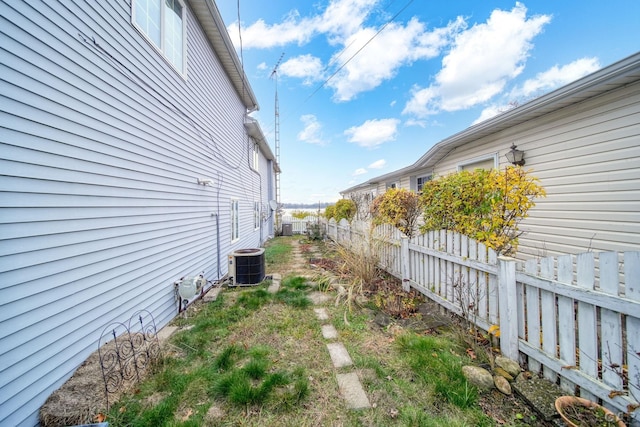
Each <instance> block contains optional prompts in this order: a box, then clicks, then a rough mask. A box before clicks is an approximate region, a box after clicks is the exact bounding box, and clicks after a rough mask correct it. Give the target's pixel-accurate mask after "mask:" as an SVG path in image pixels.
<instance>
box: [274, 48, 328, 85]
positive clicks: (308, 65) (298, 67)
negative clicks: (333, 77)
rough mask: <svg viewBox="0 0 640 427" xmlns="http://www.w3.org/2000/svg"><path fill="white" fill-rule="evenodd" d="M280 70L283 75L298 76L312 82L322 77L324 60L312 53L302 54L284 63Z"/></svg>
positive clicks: (309, 82)
mask: <svg viewBox="0 0 640 427" xmlns="http://www.w3.org/2000/svg"><path fill="white" fill-rule="evenodd" d="M279 71H280V74H281V75H283V76H290V77H297V78H300V79H304V80H305V84H311V83H313V81H315V80H319V79H321V78H322V62H321V61H320V58H317V57H315V56H312V55H310V54H307V55H300V56H296V57H295V58H291V59H289V60H288V61H285V62H284V63H282V65H280V68H279Z"/></svg>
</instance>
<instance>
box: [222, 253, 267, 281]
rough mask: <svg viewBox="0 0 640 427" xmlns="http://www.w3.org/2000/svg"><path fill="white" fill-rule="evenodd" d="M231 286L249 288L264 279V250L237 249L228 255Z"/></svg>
mask: <svg viewBox="0 0 640 427" xmlns="http://www.w3.org/2000/svg"><path fill="white" fill-rule="evenodd" d="M229 276H230V277H231V278H232V279H233V283H232V286H251V285H257V284H258V283H260V282H262V281H263V280H264V277H265V268H264V248H252V249H238V250H237V251H234V252H232V253H231V254H230V255H229Z"/></svg>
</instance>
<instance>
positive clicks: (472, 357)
mask: <svg viewBox="0 0 640 427" xmlns="http://www.w3.org/2000/svg"><path fill="white" fill-rule="evenodd" d="M467 356H469V357H470V358H471V359H472V360H475V359H476V353H475V351H473V349H471V348H468V349H467Z"/></svg>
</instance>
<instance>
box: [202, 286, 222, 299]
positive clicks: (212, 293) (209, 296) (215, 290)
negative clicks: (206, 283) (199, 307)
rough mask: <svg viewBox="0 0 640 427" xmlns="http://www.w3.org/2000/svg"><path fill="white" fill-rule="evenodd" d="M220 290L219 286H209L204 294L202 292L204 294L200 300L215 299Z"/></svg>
mask: <svg viewBox="0 0 640 427" xmlns="http://www.w3.org/2000/svg"><path fill="white" fill-rule="evenodd" d="M220 292H222V287H220V286H217V287H215V288H211V289H209V291H208V292H207V293H206V294H204V296H203V297H202V301H203V302H212V301H215V300H217V299H218V295H220Z"/></svg>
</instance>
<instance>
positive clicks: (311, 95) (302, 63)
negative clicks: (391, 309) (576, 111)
mask: <svg viewBox="0 0 640 427" xmlns="http://www.w3.org/2000/svg"><path fill="white" fill-rule="evenodd" d="M216 3H217V6H218V9H219V10H220V13H221V14H222V17H223V20H224V21H225V24H226V25H227V30H228V31H229V35H230V37H231V40H232V41H233V43H234V45H235V47H236V51H237V53H238V55H239V57H240V58H241V61H242V64H243V67H244V69H245V73H246V75H247V76H248V79H249V83H250V85H251V87H252V89H253V90H254V92H255V94H256V97H257V99H258V103H259V105H260V110H259V111H257V112H254V113H252V117H254V118H255V119H257V120H258V121H259V122H260V125H261V127H262V130H263V132H264V134H265V136H266V137H267V140H268V142H269V145H270V146H271V148H272V151H273V152H274V153H275V130H276V127H275V123H276V121H275V105H276V102H275V99H276V96H275V95H276V90H277V94H278V106H279V112H280V114H279V118H280V127H279V134H280V159H279V160H280V167H281V169H282V174H281V176H280V181H281V187H280V201H281V202H283V203H316V202H335V201H336V200H338V199H339V198H340V197H341V196H340V194H339V193H340V191H342V190H345V189H347V188H349V187H352V186H354V185H357V184H359V183H362V182H365V181H367V180H369V179H371V178H374V177H376V176H379V175H383V174H386V173H389V172H393V171H395V170H397V169H400V168H403V167H405V166H409V165H411V164H413V163H414V162H415V161H416V160H417V159H418V158H419V157H420V156H422V155H423V154H424V153H425V152H427V151H428V150H429V148H431V147H432V146H433V145H434V144H436V143H437V142H439V141H441V140H443V139H445V138H447V137H449V136H451V135H454V134H456V133H458V132H460V131H462V130H464V129H466V128H467V127H469V126H471V125H473V124H475V123H478V122H480V121H482V120H486V119H488V118H490V117H493V116H495V115H496V114H500V113H501V112H505V111H507V110H508V109H510V108H513V106H514V105H519V104H520V105H521V104H523V103H525V102H527V101H530V100H532V99H535V98H536V97H539V96H541V95H544V94H546V93H548V92H550V91H552V90H554V89H556V88H559V87H561V86H564V85H565V84H568V83H570V82H572V81H575V80H577V79H579V78H580V77H583V76H585V75H587V74H590V73H592V72H594V71H597V70H598V69H600V68H602V67H605V66H608V65H611V64H613V63H614V62H617V61H619V60H621V59H623V58H625V57H627V56H629V55H632V54H634V53H636V52H638V51H640V0H608V1H602V0H584V1H581V2H577V1H571V0H569V1H557V0H528V1H523V2H515V1H500V0H493V1H478V0H455V1H442V0H440V1H435V0H431V1H429V0H314V1H308V0H298V1H295V0H273V1H269V2H265V1H264V0H236V1H231V0H219V1H217V2H216ZM276 65H277V68H276ZM274 69H275V70H276V74H275V75H274V73H273V71H274Z"/></svg>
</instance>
